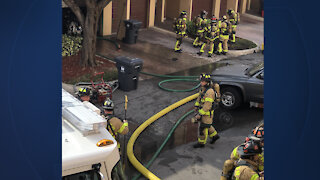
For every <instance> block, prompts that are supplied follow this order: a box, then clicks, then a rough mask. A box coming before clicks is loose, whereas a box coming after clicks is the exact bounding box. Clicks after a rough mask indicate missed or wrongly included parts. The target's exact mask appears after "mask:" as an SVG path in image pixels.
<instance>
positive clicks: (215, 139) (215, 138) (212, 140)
mask: <svg viewBox="0 0 320 180" xmlns="http://www.w3.org/2000/svg"><path fill="white" fill-rule="evenodd" d="M219 138H220V136H219V135H218V134H217V135H215V136H213V137H212V139H211V141H210V144H213V143H215V142H216V141H217V140H218V139H219Z"/></svg>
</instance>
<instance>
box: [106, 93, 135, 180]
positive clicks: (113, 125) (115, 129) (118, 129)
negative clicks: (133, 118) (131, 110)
mask: <svg viewBox="0 0 320 180" xmlns="http://www.w3.org/2000/svg"><path fill="white" fill-rule="evenodd" d="M102 108H103V117H104V118H106V119H107V127H106V129H107V130H108V131H109V133H110V134H111V135H112V137H113V138H114V139H115V140H117V144H118V148H119V152H121V151H120V143H119V137H118V134H122V135H125V134H128V132H129V126H128V122H127V120H123V121H121V120H120V119H119V118H117V117H115V116H114V113H113V109H114V104H113V102H112V100H110V99H109V98H107V99H106V100H105V101H104V103H103V106H102ZM112 176H113V177H117V178H118V179H121V180H126V179H127V177H126V176H125V174H124V172H123V168H122V164H121V162H120V161H119V162H118V163H117V164H116V167H115V171H113V173H112ZM117 178H115V179H117Z"/></svg>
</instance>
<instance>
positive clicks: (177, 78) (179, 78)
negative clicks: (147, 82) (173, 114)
mask: <svg viewBox="0 0 320 180" xmlns="http://www.w3.org/2000/svg"><path fill="white" fill-rule="evenodd" d="M97 55H98V56H101V57H103V58H106V59H108V60H111V61H113V62H115V60H114V59H113V58H110V57H107V56H104V55H101V54H97ZM140 73H141V74H144V75H148V76H154V77H160V78H174V79H167V80H163V81H160V82H159V83H158V86H159V87H160V88H161V89H163V90H165V91H170V92H189V91H193V90H195V89H198V88H199V87H200V83H199V84H198V85H196V86H194V87H193V88H190V89H183V90H178V89H169V88H165V87H163V86H162V84H163V83H167V82H173V81H187V82H199V81H198V80H197V78H198V77H199V76H171V75H161V74H153V73H148V72H140Z"/></svg>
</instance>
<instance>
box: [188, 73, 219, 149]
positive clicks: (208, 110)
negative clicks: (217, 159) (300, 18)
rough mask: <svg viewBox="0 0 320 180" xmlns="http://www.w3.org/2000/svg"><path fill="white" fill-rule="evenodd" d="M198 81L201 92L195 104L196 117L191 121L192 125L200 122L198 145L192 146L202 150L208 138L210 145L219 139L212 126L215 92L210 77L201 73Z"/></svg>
mask: <svg viewBox="0 0 320 180" xmlns="http://www.w3.org/2000/svg"><path fill="white" fill-rule="evenodd" d="M200 81H201V82H200V83H201V90H200V92H199V97H198V98H197V100H196V102H195V109H196V112H197V115H196V116H195V117H194V118H192V119H191V121H192V122H193V123H197V122H200V123H199V130H198V143H197V144H195V145H194V146H193V147H194V148H203V147H204V146H205V144H206V142H207V138H208V136H209V137H210V138H211V141H210V143H211V144H213V143H214V142H215V141H216V140H218V139H219V135H218V132H217V131H216V130H215V129H214V127H213V126H212V121H213V113H214V101H215V99H216V92H215V91H214V90H213V88H212V82H211V76H210V75H209V74H204V73H203V74H201V75H200Z"/></svg>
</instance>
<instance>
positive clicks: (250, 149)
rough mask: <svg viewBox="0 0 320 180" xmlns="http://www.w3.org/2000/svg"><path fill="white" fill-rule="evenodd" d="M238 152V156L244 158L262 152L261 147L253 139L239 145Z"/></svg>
mask: <svg viewBox="0 0 320 180" xmlns="http://www.w3.org/2000/svg"><path fill="white" fill-rule="evenodd" d="M238 152H239V155H240V158H243V159H246V158H247V157H248V156H253V155H256V154H260V153H262V148H261V147H260V146H259V144H258V143H257V142H255V141H251V140H250V141H248V142H246V143H245V144H244V146H239V148H238Z"/></svg>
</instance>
